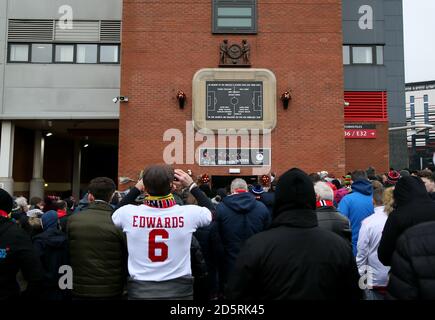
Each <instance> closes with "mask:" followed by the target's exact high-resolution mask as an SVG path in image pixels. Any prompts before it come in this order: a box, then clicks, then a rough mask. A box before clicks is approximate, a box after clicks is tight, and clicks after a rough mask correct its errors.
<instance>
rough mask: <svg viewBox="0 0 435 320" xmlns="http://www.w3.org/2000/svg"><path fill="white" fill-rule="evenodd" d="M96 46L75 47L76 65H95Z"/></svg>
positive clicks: (82, 45) (79, 45)
mask: <svg viewBox="0 0 435 320" xmlns="http://www.w3.org/2000/svg"><path fill="white" fill-rule="evenodd" d="M97 58H98V46H97V45H96V44H78V45H77V63H97Z"/></svg>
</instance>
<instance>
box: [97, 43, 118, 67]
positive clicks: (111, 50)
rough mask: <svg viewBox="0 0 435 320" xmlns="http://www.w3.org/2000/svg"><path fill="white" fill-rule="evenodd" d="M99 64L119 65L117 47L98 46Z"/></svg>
mask: <svg viewBox="0 0 435 320" xmlns="http://www.w3.org/2000/svg"><path fill="white" fill-rule="evenodd" d="M100 63H119V46H117V45H102V46H100Z"/></svg>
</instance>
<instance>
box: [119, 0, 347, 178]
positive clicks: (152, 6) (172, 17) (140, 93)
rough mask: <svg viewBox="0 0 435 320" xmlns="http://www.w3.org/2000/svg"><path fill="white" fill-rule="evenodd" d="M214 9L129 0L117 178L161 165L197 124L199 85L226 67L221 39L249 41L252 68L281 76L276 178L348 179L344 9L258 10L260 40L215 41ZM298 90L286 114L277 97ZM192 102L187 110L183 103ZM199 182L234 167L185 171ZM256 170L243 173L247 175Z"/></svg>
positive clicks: (297, 4) (328, 0)
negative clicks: (174, 133) (198, 79)
mask: <svg viewBox="0 0 435 320" xmlns="http://www.w3.org/2000/svg"><path fill="white" fill-rule="evenodd" d="M211 8H212V7H211V1H204V0H201V1H199V0H195V1H192V0H184V1H138V0H124V8H123V42H122V76H121V78H122V85H121V93H122V94H123V95H126V96H128V97H129V101H130V102H129V103H128V104H122V105H121V114H120V139H119V175H120V176H131V177H136V176H137V174H138V172H140V170H142V169H143V167H144V166H146V165H147V164H152V163H160V162H162V161H163V159H162V155H163V150H164V148H165V146H166V145H167V144H168V142H163V134H164V132H165V130H167V129H169V128H178V129H180V130H182V131H183V132H184V128H185V126H186V124H185V122H186V121H187V120H191V118H192V113H191V97H192V94H191V91H192V78H193V76H194V74H195V72H196V71H198V70H199V69H201V68H214V67H217V65H218V63H219V45H220V43H221V42H222V40H223V39H228V40H229V42H230V43H240V42H241V40H242V39H248V41H249V43H250V44H251V61H252V67H254V68H267V69H270V70H271V71H273V72H274V73H275V75H276V77H277V93H276V94H277V110H278V112H277V117H278V118H277V120H278V121H277V127H276V129H275V130H274V131H273V134H272V171H275V172H277V173H282V172H284V171H286V170H287V169H289V168H291V167H295V166H296V167H300V168H302V169H304V170H306V171H308V172H312V171H318V170H328V171H329V172H332V173H334V174H336V175H341V174H344V171H345V149H344V134H343V66H342V31H341V28H342V22H341V0H323V1H318V0H304V1H302V0H300V1H291V2H290V1H289V2H288V3H287V2H286V1H279V2H276V1H266V0H259V1H258V34H257V35H248V36H245V35H213V34H212V33H211ZM287 89H291V90H292V95H293V100H292V101H291V103H290V107H289V109H288V110H283V108H282V104H281V101H280V100H279V96H280V95H281V93H282V92H284V91H286V90H287ZM178 90H183V91H185V92H186V93H187V95H188V101H187V104H186V106H185V109H184V110H180V109H179V108H178V103H177V101H176V99H175V94H176V92H177V91H178ZM177 167H181V168H184V169H188V168H190V169H192V170H193V171H194V173H196V174H200V173H204V172H207V173H208V174H209V175H213V174H216V175H225V174H227V173H228V168H226V167H221V168H212V167H198V166H196V165H177ZM250 173H251V168H242V171H241V174H242V175H249V174H250Z"/></svg>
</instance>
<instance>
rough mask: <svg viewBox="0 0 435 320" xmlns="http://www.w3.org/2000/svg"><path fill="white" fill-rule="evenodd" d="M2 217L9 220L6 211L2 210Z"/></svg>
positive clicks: (0, 211)
mask: <svg viewBox="0 0 435 320" xmlns="http://www.w3.org/2000/svg"><path fill="white" fill-rule="evenodd" d="M0 217H3V218H9V214H8V213H7V212H6V211H3V210H0Z"/></svg>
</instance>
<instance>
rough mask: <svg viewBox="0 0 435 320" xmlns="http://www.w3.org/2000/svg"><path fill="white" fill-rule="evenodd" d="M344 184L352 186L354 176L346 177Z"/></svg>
mask: <svg viewBox="0 0 435 320" xmlns="http://www.w3.org/2000/svg"><path fill="white" fill-rule="evenodd" d="M343 183H344V185H345V186H350V185H351V184H352V176H350V175H347V176H345V177H344V182H343Z"/></svg>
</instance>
